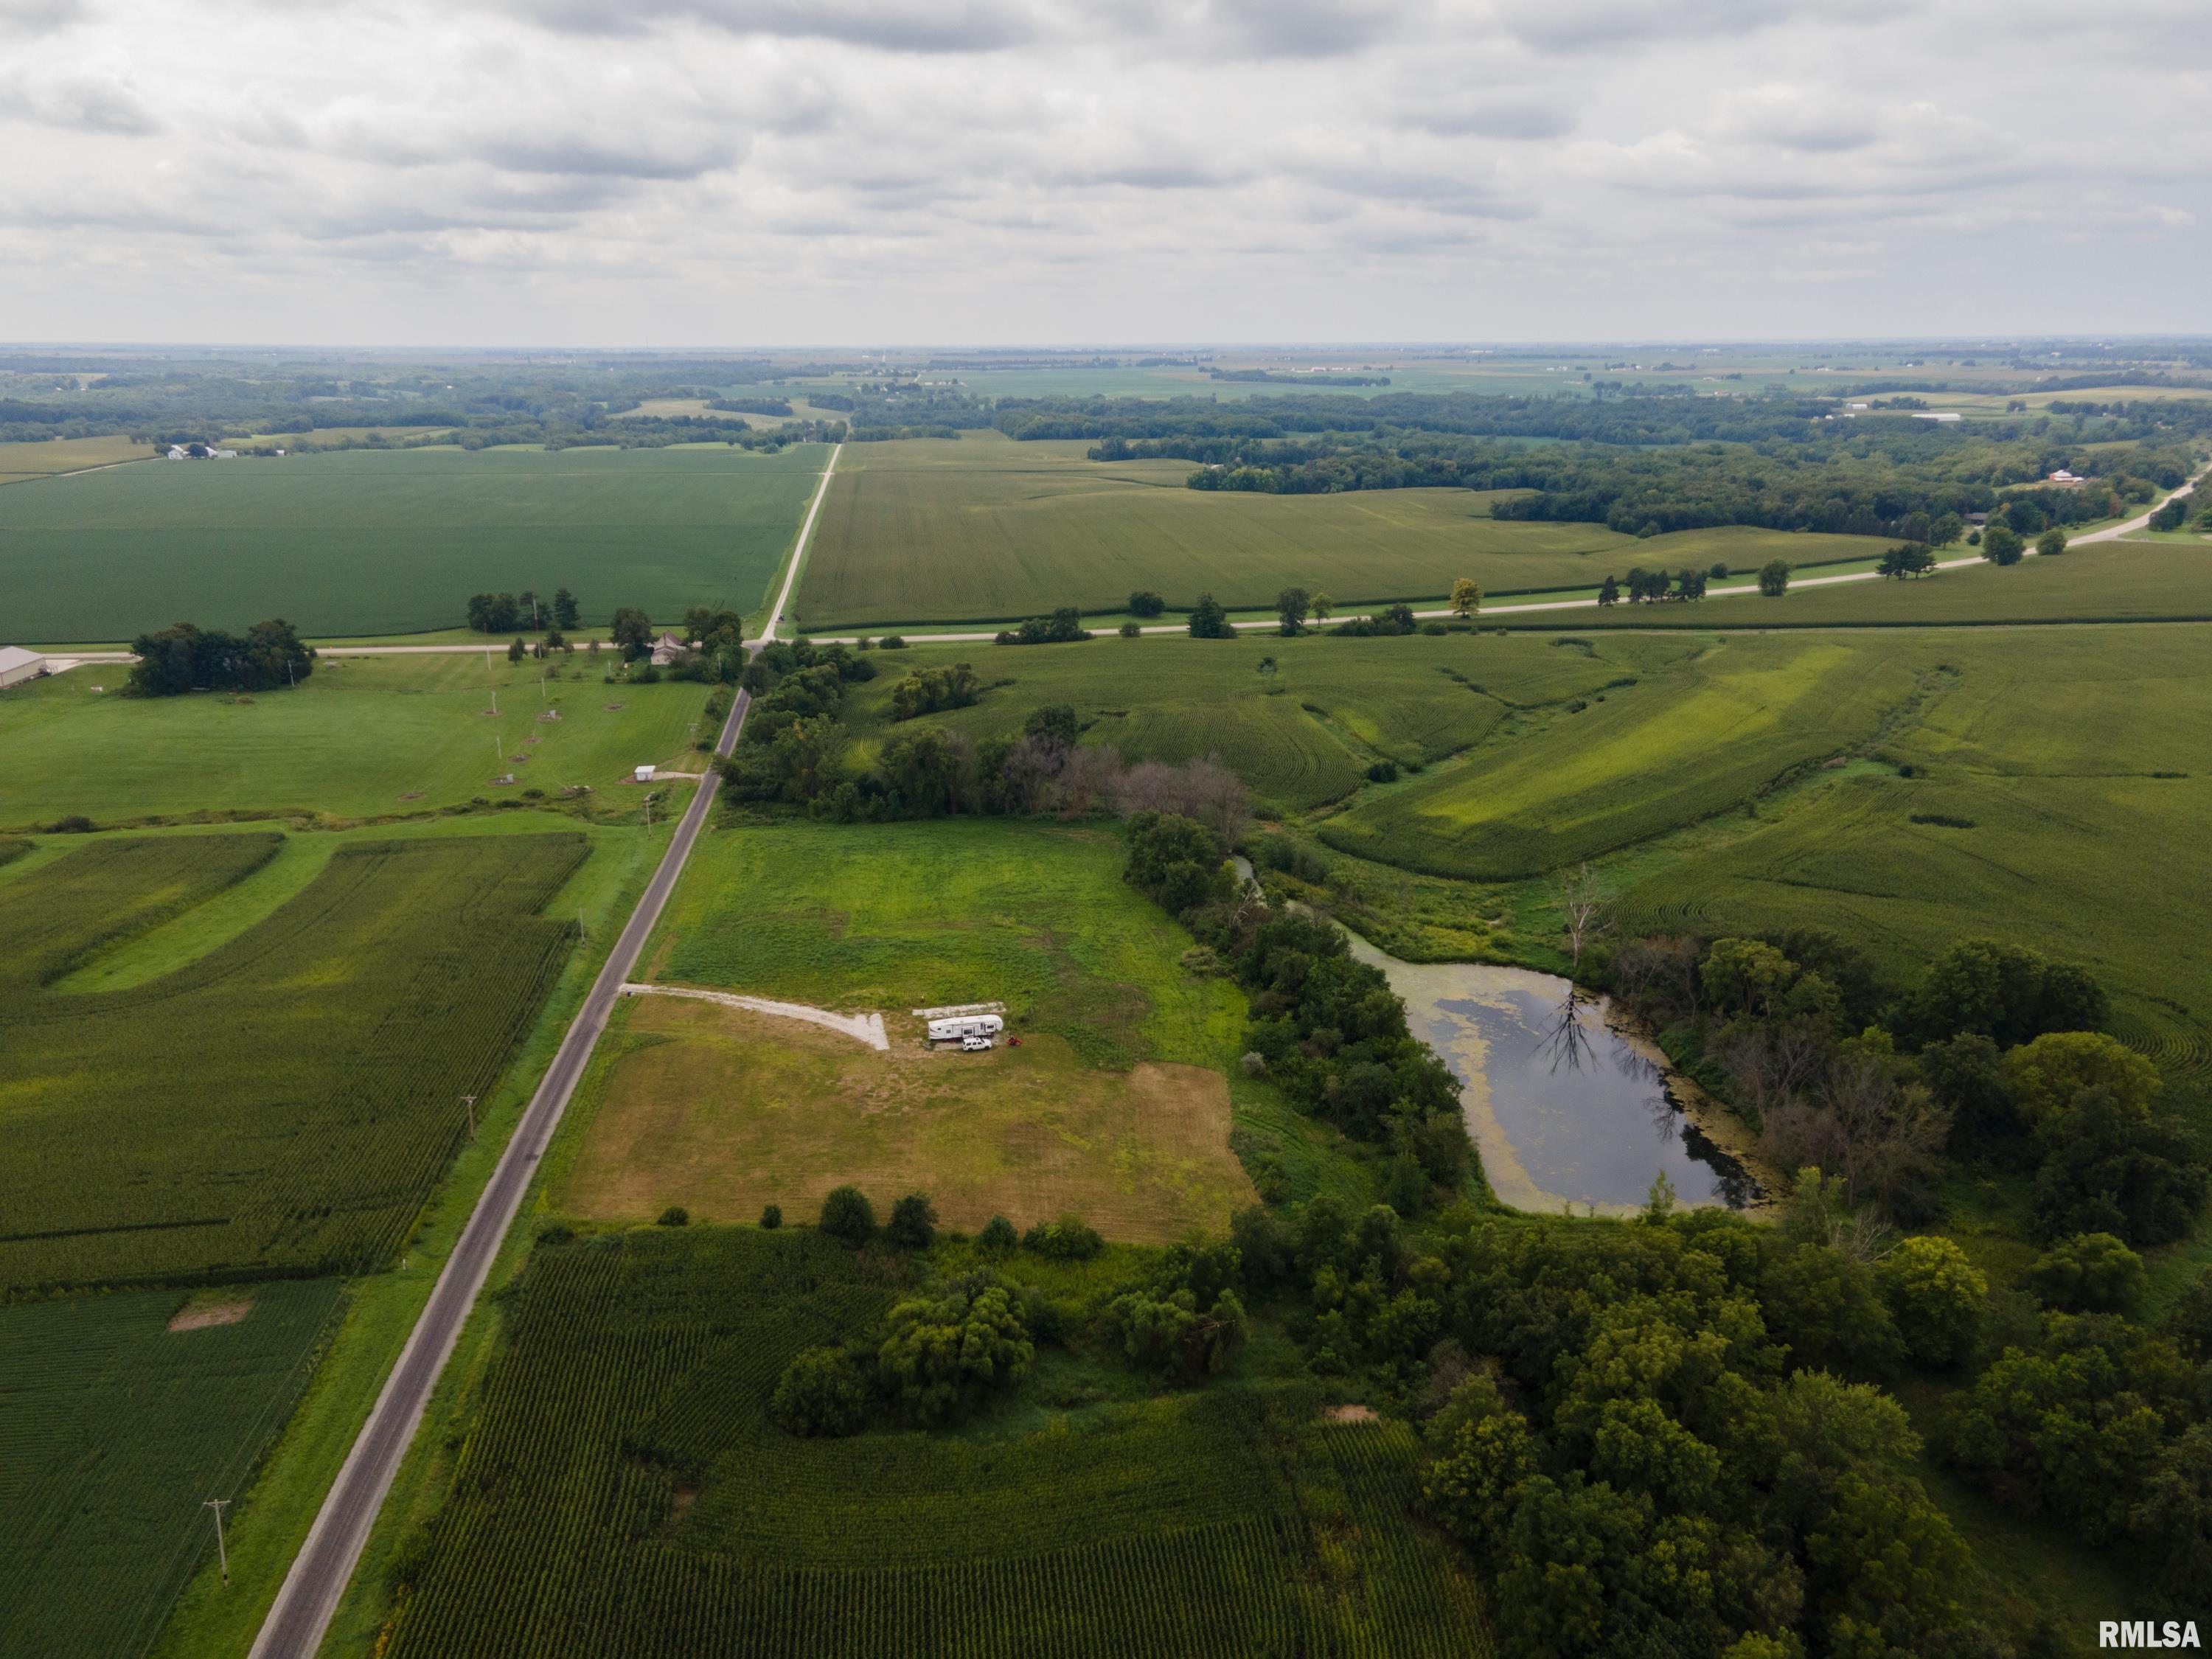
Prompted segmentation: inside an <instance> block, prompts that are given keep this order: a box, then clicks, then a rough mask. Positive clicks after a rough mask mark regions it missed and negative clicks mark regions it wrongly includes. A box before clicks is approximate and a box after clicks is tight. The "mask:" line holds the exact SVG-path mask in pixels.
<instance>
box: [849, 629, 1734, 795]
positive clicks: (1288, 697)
mask: <svg viewBox="0 0 2212 1659" xmlns="http://www.w3.org/2000/svg"><path fill="white" fill-rule="evenodd" d="M1696 648H1697V647H1695V646H1694V645H1693V644H1692V643H1691V642H1690V641H1686V640H1680V639H1671V638H1651V637H1632V636H1627V635H1623V636H1621V637H1620V638H1618V639H1611V640H1608V641H1606V642H1605V644H1604V645H1603V646H1602V647H1594V648H1592V649H1590V650H1582V649H1575V648H1569V649H1560V648H1558V647H1554V646H1553V644H1552V642H1551V641H1550V640H1549V639H1548V638H1546V637H1542V636H1538V635H1527V636H1519V635H1516V636H1514V637H1510V638H1505V637H1500V636H1498V635H1480V634H1477V635H1447V636H1445V637H1443V638H1441V639H1439V638H1436V637H1434V636H1431V635H1409V636H1405V637H1401V638H1395V639H1390V638H1385V639H1352V638H1342V639H1339V638H1334V637H1330V636H1328V635H1309V636H1307V637H1304V638H1302V639H1295V640H1286V639H1282V638H1279V637H1277V636H1274V635H1260V634H1250V635H1240V636H1239V637H1237V639H1234V640H1208V641H1194V640H1188V639H1177V638H1147V639H1139V640H1123V639H1098V640H1093V641H1090V642H1089V643H1087V644H1078V645H1054V646H1024V647H1000V646H993V645H970V646H964V647H952V646H935V647H915V648H914V649H912V650H909V651H907V652H904V653H896V654H893V655H888V656H881V657H878V658H877V659H876V661H877V665H878V667H879V668H880V669H881V670H882V671H881V672H880V673H879V674H878V676H877V678H875V679H874V680H872V681H871V682H869V683H868V684H866V685H863V686H860V687H857V688H855V695H854V697H853V698H852V699H851V701H850V702H849V703H848V708H849V709H850V711H851V720H852V725H853V728H854V735H855V738H857V741H856V743H855V744H854V754H853V760H854V763H855V764H860V763H866V762H867V761H868V760H870V759H872V757H873V755H874V754H875V752H876V751H877V750H878V749H879V748H880V746H881V744H883V743H884V741H886V740H887V739H888V738H890V737H891V736H892V735H893V734H895V733H896V732H898V731H900V730H901V729H902V727H901V726H899V725H898V724H897V723H896V722H895V721H893V720H891V718H890V708H891V696H892V690H893V688H894V687H895V686H896V684H897V683H898V681H899V680H900V678H902V677H903V676H904V675H905V674H906V673H907V672H908V671H912V670H915V669H925V668H928V667H931V666H934V665H940V664H944V663H948V662H963V661H964V662H969V663H972V664H973V665H975V669H976V671H977V672H978V673H979V674H980V675H981V676H982V678H983V680H984V682H985V684H987V686H988V687H989V690H987V691H985V693H984V694H983V696H982V697H981V699H980V700H979V701H978V702H975V704H974V705H972V706H971V707H969V708H962V709H955V710H951V711H950V712H947V713H944V714H933V715H925V716H921V717H920V719H919V720H918V721H917V723H918V724H924V725H941V726H945V727H947V728H949V729H951V730H954V731H957V732H963V733H965V734H966V735H967V736H968V737H969V738H975V739H980V738H987V737H991V736H995V735H1000V734H1009V733H1012V732H1018V731H1019V730H1020V729H1021V725H1022V722H1023V720H1025V719H1027V718H1028V716H1029V714H1030V711H1031V710H1032V709H1035V708H1038V707H1040V706H1042V705H1043V704H1046V703H1058V702H1065V703H1068V704H1071V705H1073V708H1074V709H1075V712H1076V717H1077V719H1078V720H1079V721H1080V722H1082V724H1083V726H1084V728H1085V729H1084V737H1083V740H1084V741H1085V743H1091V744H1113V745H1114V746H1115V747H1116V748H1117V749H1119V750H1121V754H1122V756H1123V757H1124V758H1126V759H1129V760H1162V761H1168V762H1179V761H1184V760H1188V759H1191V758H1193V757H1197V756H1202V755H1208V754H1212V755H1218V757H1220V758H1221V759H1222V761H1223V762H1224V763H1226V764H1227V765H1229V766H1230V767H1231V768H1233V769H1235V770H1236V771H1237V773H1238V774H1239V775H1241V776H1242V777H1243V778H1244V780H1245V781H1247V782H1248V783H1249V784H1250V786H1251V787H1252V789H1253V791H1254V793H1255V797H1256V798H1257V799H1259V800H1260V801H1261V803H1263V804H1264V805H1268V806H1271V807H1274V808H1277V809H1279V810H1283V811H1304V810H1306V809H1309V808H1311V807H1314V806H1317V805H1322V804H1323V803H1325V802H1328V801H1333V800H1337V799H1341V798H1342V797H1344V796H1346V795H1347V794H1349V793H1352V791H1353V790H1354V789H1356V788H1358V787H1359V786H1360V784H1361V782H1362V781H1364V777H1365V775H1366V770H1367V768H1368V767H1369V766H1370V764H1372V763H1375V762H1376V761H1377V760H1384V759H1387V760H1391V761H1395V763H1398V764H1399V765H1401V766H1408V767H1412V766H1421V765H1425V764H1431V763H1435V762H1437V761H1438V760H1441V759H1443V757H1446V756H1449V755H1451V754H1455V753H1456V752H1458V751H1459V750H1463V749H1465V748H1467V747H1468V745H1470V744H1474V743H1477V742H1479V741H1480V740H1481V739H1482V738H1485V737H1486V736H1488V735H1489V734H1490V733H1491V732H1492V731H1494V730H1496V729H1497V728H1498V726H1500V724H1501V723H1504V722H1505V721H1508V720H1516V719H1518V718H1522V717H1525V716H1527V715H1528V714H1531V713H1532V712H1534V710H1536V709H1538V708H1541V707H1543V706H1545V705H1547V704H1553V703H1563V702H1567V701H1568V700H1570V699H1571V698H1574V697H1578V696H1580V697H1589V696H1597V695H1600V694H1601V693H1602V692H1603V691H1604V690H1605V688H1606V686H1607V683H1608V682H1610V681H1612V680H1614V679H1617V678H1621V677H1622V676H1624V675H1630V674H1636V673H1639V672H1641V671H1644V668H1645V667H1647V666H1656V665H1660V664H1663V663H1668V662H1672V661H1676V660H1679V659H1681V658H1682V657H1684V656H1685V655H1686V654H1688V653H1692V652H1693V651H1694V650H1695V649H1696ZM1267 658H1273V659H1274V662H1275V669H1274V671H1273V673H1268V674H1263V673H1261V671H1260V665H1261V662H1262V660H1263V659H1267Z"/></svg>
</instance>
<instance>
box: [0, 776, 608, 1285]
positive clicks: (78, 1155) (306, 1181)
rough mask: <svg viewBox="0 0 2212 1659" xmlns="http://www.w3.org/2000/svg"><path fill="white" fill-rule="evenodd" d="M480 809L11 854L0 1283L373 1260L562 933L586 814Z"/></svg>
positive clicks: (211, 1273)
mask: <svg viewBox="0 0 2212 1659" xmlns="http://www.w3.org/2000/svg"><path fill="white" fill-rule="evenodd" d="M517 816H518V817H520V816H526V815H517ZM486 829H488V830H490V831H491V832H489V833H477V834H470V835H459V834H448V835H444V836H430V835H418V836H414V837H411V838H398V839H394V838H377V837H374V836H362V837H346V838H338V837H313V838H311V839H313V840H314V841H316V842H319V845H318V846H317V847H316V848H313V853H315V854H320V858H319V860H317V859H316V858H314V857H312V856H311V857H309V858H307V859H306V860H298V859H287V858H286V857H285V856H284V854H285V853H286V851H287V848H288V845H289V838H288V837H286V836H282V835H278V834H276V833H273V832H270V831H265V830H257V831H250V832H230V833H223V834H201V835H167V836H96V837H91V838H88V839H82V840H79V839H78V838H75V837H58V838H57V841H58V842H60V843H62V844H61V845H60V846H59V847H58V848H56V849H54V852H53V854H52V855H47V856H39V857H34V858H32V859H27V860H18V861H17V862H16V863H15V865H13V866H10V867H9V870H8V871H7V872H6V873H5V878H4V879H0V961H4V962H5V963H6V966H5V968H4V969H0V1138H4V1139H5V1142H6V1144H7V1146H8V1147H9V1157H8V1158H7V1160H6V1162H5V1164H4V1166H0V1291H11V1292H17V1293H21V1292H25V1291H37V1290H40V1289H43V1288H52V1287H81V1286H93V1285H127V1284H133V1283H160V1282H168V1283H176V1282H187V1281H192V1280H218V1281H220V1280H234V1279H252V1278H259V1277H264V1276H268V1275H271V1274H284V1273H292V1274H298V1275H302V1276H305V1275H309V1274H315V1273H331V1272H356V1273H358V1272H368V1271H372V1270H374V1269H375V1268H377V1267H380V1266H382V1265H383V1264H384V1263H385V1261H386V1260H387V1259H388V1258H389V1257H390V1256H391V1255H392V1254H393V1253H394V1252H395V1251H396V1250H397V1249H398V1245H399V1244H400V1243H401V1242H402V1241H403V1240H404V1237H406V1232H407V1230H408V1228H409V1227H410V1226H411V1225H413V1224H414V1221H415V1219H416V1215H417V1213H418V1212H419V1211H420V1209H421V1206H422V1202H423V1200H424V1197H425V1195H426V1194H428V1192H429V1190H430V1188H431V1187H432V1186H433V1184H434V1183H435V1182H436V1180H437V1179H438V1177H439V1176H440V1175H441V1174H442V1173H443V1171H444V1170H445V1168H446V1166H447V1163H448V1162H449V1160H450V1159H451V1158H452V1157H453V1152H454V1151H455V1149H456V1148H457V1147H458V1146H459V1145H460V1144H461V1143H462V1141H463V1140H464V1139H465V1137H466V1135H467V1133H468V1128H467V1118H466V1114H465V1109H464V1106H463V1097H464V1096H465V1095H472V1096H476V1097H480V1098H481V1097H486V1096H488V1095H489V1092H490V1091H491V1088H492V1085H494V1084H495V1082H496V1080H497V1079H498V1078H499V1076H500V1074H501V1072H502V1071H503V1069H504V1068H505V1066H506V1064H507V1060H508V1059H509V1057H510V1056H511V1055H512V1054H513V1052H514V1048H515V1046H516V1045H517V1044H518V1043H519V1042H520V1041H521V1039H522V1037H523V1036H524V1034H525V1033H526V1032H527V1031H528V1030H529V1029H530V1027H531V1024H532V1021H533V1020H534V1019H535V1018H536V1015H537V1012H538V1006H539V1005H540V1003H541V1002H542V1001H543V1000H544V996H545V994H546V993H547V991H548V989H549V988H550V986H551V984H552V982H553V981H554V979H555V977H556V975H558V974H559V972H560V969H561V968H562V964H563V963H565V961H566V960H567V957H568V952H569V951H570V949H571V948H572V946H573V945H574V942H575V938H576V926H575V924H574V921H568V920H558V921H556V920H554V919H552V918H550V917H548V916H546V915H543V914H542V912H543V910H544V907H545V906H546V905H547V903H548V902H549V901H550V900H551V899H552V898H553V897H554V896H555V895H556V894H557V893H559V892H560V891H561V890H562V888H563V887H564V885H565V884H567V883H568V879H569V878H570V877H571V876H572V875H573V874H574V872H576V870H577V869H578V866H580V864H581V863H582V861H583V860H584V858H585V856H586V851H587V848H588V841H587V838H586V836H585V835H583V834H582V833H580V832H577V831H574V830H568V831H558V830H556V831H551V832H548V833H542V834H513V833H503V831H504V830H505V829H506V826H505V825H504V824H501V825H499V826H497V827H496V828H495V829H494V828H493V827H492V826H486ZM71 842H74V843H75V844H73V845H72V844H70V843H71ZM206 913H212V915H213V920H214V923H215V925H213V926H207V925H205V924H206V923H207V922H208V921H210V915H208V914H206Z"/></svg>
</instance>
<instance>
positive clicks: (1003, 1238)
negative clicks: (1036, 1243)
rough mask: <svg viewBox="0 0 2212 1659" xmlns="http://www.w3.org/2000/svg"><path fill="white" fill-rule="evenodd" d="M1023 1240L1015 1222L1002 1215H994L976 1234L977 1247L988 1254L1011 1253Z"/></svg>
mask: <svg viewBox="0 0 2212 1659" xmlns="http://www.w3.org/2000/svg"><path fill="white" fill-rule="evenodd" d="M1021 1242H1022V1241H1021V1235H1020V1234H1018V1233H1017V1232H1016V1231H1014V1224H1013V1223H1012V1222H1011V1221H1009V1220H1007V1219H1006V1217H1004V1216H1002V1215H994V1216H993V1217H992V1218H990V1219H989V1220H988V1221H987V1222H985V1223H984V1224H983V1231H981V1232H980V1233H978V1234H976V1235H975V1247H976V1249H980V1250H981V1251H982V1252H983V1254H984V1255H1012V1254H1013V1252H1014V1249H1015V1248H1016V1247H1017V1246H1018V1245H1019V1244H1020V1243H1021Z"/></svg>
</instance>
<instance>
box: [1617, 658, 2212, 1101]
mask: <svg viewBox="0 0 2212 1659" xmlns="http://www.w3.org/2000/svg"><path fill="white" fill-rule="evenodd" d="M1797 648H1799V649H1801V650H1803V649H1808V648H1813V649H1821V648H1826V647H1825V646H1824V647H1808V646H1807V645H1806V644H1804V643H1802V642H1801V643H1800V644H1799V645H1798V647H1797ZM1847 648H1850V649H1851V650H1853V651H1854V652H1856V653H1859V654H1863V655H1881V656H1884V657H1888V658H1890V659H1893V660H1894V661H1896V662H1897V663H1898V664H1899V666H1901V667H1903V668H1905V669H1907V670H1911V669H1914V668H1921V669H1923V670H1925V671H1928V672H1929V676H1930V684H1931V687H1932V690H1931V692H1930V694H1929V696H1927V697H1926V698H1925V700H1924V701H1923V703H1922V704H1921V706H1920V707H1919V708H1918V709H1917V714H1916V715H1915V717H1914V718H1913V719H1911V720H1910V721H1906V722H1902V723H1900V724H1899V726H1897V727H1896V728H1895V729H1893V731H1891V732H1888V733H1887V734H1886V735H1885V736H1884V738H1883V739H1882V741H1881V753H1882V754H1883V755H1884V756H1885V757H1888V758H1889V759H1891V760H1892V761H1893V763H1894V764H1892V765H1884V766H1880V767H1865V768H1860V767H1854V768H1851V769H1848V771H1847V773H1845V774H1838V775H1835V776H1834V777H1833V778H1832V779H1829V780H1823V781H1820V782H1818V783H1817V784H1815V785H1814V786H1812V787H1807V788H1804V789H1802V790H1800V791H1795V792H1792V793H1790V794H1788V795H1786V796H1785V797H1784V799H1781V800H1780V801H1778V802H1777V803H1774V804H1772V805H1764V806H1762V807H1761V808H1760V811H1759V816H1758V817H1756V818H1754V819H1745V818H1741V817H1732V818H1731V819H1729V821H1727V822H1726V823H1724V824H1722V825H1719V826H1717V827H1716V829H1715V830H1714V831H1713V832H1712V833H1711V834H1710V835H1709V836H1705V837H1702V838H1700V842H1699V844H1693V845H1690V846H1686V847H1684V848H1680V849H1677V850H1674V851H1673V852H1671V853H1670V854H1669V855H1668V856H1667V857H1666V858H1664V859H1663V860H1650V861H1639V862H1638V863H1637V864H1636V865H1635V866H1634V867H1633V869H1632V872H1627V875H1626V876H1625V878H1624V879H1625V881H1626V880H1628V878H1629V877H1631V876H1632V884H1626V890H1625V892H1624V896H1623V898H1622V901H1621V902H1622V915H1621V918H1620V925H1622V926H1624V927H1637V928H1642V927H1651V928H1667V927H1694V928H1696V929H1698V930H1699V931H1703V932H1717V931H1723V930H1728V929H1734V928H1747V929H1748V928H1770V927H1797V926H1802V925H1810V926H1816V927H1826V928H1829V929H1831V930H1832V931H1834V932H1837V933H1844V934H1846V935H1847V936H1849V937H1851V938H1853V939H1858V940H1860V941H1862V942H1863V944H1864V945H1866V946H1867V947H1868V948H1869V950H1871V951H1875V952H1876V953H1877V955H1878V956H1880V957H1881V958H1883V959H1884V960H1885V962H1886V963H1887V966H1888V967H1890V968H1891V969H1893V971H1894V972H1895V973H1896V974H1897V975H1899V978H1900V979H1909V978H1910V976H1911V974H1912V973H1913V972H1914V971H1915V970H1916V969H1917V965H1918V964H1919V963H1922V962H1924V961H1925V960H1926V959H1927V958H1928V957H1929V956H1931V955H1933V954H1935V953H1936V951H1940V950H1942V948H1943V947H1944V946H1945V945H1948V944H1950V943H1951V942H1953V941H1954V940H1956V939H1960V938H1969V937H1973V936H1976V935H1996V936H2000V937H2004V938H2008V939H2015V940H2017V941H2018V942H2020V943H2022V944H2027V945H2033V946H2035V947H2037V948H2039V949H2041V950H2045V951H2050V952H2052V953H2054V954H2056V955H2058V956H2061V957H2067V958H2069V959H2072V960H2075V961H2079V962H2082V963H2087V964H2088V965H2090V966H2091V968H2092V969H2093V971H2094V972H2095V973H2096V974H2097V975H2098V976H2099V977H2100V979H2102V980H2104V981H2106V983H2107V984H2108V985H2110V986H2111V987H2112V991H2113V993H2114V995H2115V999H2116V1001H2117V1003H2118V1008H2119V1014H2118V1019H2119V1024H2118V1030H2119V1031H2120V1032H2121V1034H2122V1035H2123V1036H2125V1037H2126V1038H2127V1039H2128V1041H2129V1042H2131V1043H2133V1044H2135V1045H2136V1047H2138V1048H2141V1049H2142V1050H2143V1051H2144V1052H2145V1053H2146V1054H2149V1055H2150V1056H2151V1058H2152V1059H2154V1060H2156V1061H2157V1062H2158V1064H2159V1066H2160V1068H2161V1069H2162V1070H2163V1071H2165V1072H2166V1073H2167V1075H2168V1076H2169V1078H2179V1079H2189V1080H2190V1081H2191V1082H2192V1083H2195V1084H2197V1085H2203V1084H2204V1083H2206V1082H2208V1081H2212V945H2208V944H2207V942H2206V940H2205V938H2204V932H2203V926H2202V917H2201V915H2200V914H2199V912H2198V907H2197V904H2196V903H2195V902H2194V901H2193V898H2192V897H2185V896H2194V895H2199V894H2203V893H2204V892H2207V891H2212V837H2208V836H2206V835H2205V834H2204V831H2203V826H2204V823H2205V822H2206V820H2207V817H2208V814H2212V639H2208V630H2207V629H2203V628H2172V629H2142V628H2111V629H2065V630H2063V631H2051V632H2046V633H2038V634H2034V635H2003V634H1994V633H1971V634H1959V633H1954V634H1949V635H1936V636H1933V637H1929V638H1923V639H1918V640H1917V641H1914V642H1909V643H1905V644H1902V645H1900V644H1897V643H1893V642H1891V641H1883V642H1881V643H1879V644H1877V643H1875V642H1874V641H1867V642H1864V643H1861V642H1859V641H1852V642H1851V643H1850V646H1849V647H1847ZM1939 665H1948V666H1939ZM1904 765H1910V766H1911V767H1912V768H1913V769H1914V771H1915V774H1916V775H1913V776H1911V777H1907V776H1904V775H1900V773H1899V770H1898V768H1899V766H1904ZM1628 781H1633V780H1632V777H1631V779H1630V780H1628Z"/></svg>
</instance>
